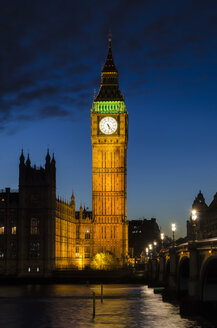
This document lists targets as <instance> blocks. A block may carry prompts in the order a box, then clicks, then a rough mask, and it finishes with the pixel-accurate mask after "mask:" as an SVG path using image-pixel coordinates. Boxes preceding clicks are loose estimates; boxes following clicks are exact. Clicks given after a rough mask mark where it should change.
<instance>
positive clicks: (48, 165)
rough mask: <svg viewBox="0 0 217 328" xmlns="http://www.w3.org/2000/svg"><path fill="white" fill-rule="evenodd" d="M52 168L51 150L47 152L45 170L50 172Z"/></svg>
mask: <svg viewBox="0 0 217 328" xmlns="http://www.w3.org/2000/svg"><path fill="white" fill-rule="evenodd" d="M49 168H50V154H49V149H48V150H47V155H46V158H45V169H46V170H48V169H49Z"/></svg>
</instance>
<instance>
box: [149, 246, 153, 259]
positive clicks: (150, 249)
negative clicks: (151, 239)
mask: <svg viewBox="0 0 217 328" xmlns="http://www.w3.org/2000/svg"><path fill="white" fill-rule="evenodd" d="M148 248H149V251H150V258H151V257H152V244H149V245H148Z"/></svg>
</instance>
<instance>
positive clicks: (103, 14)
mask: <svg viewBox="0 0 217 328" xmlns="http://www.w3.org/2000/svg"><path fill="white" fill-rule="evenodd" d="M216 10H217V4H216V2H215V1H211V0H208V1H206V3H205V2H204V1H202V0H201V1H196V0H195V1H191V2H190V3H189V1H187V0H186V1H182V3H181V4H177V3H174V2H171V1H165V2H162V1H155V2H153V1H135V2H132V1H130V0H127V1H126V0H119V1H110V2H109V3H107V2H103V3H102V2H101V1H99V0H96V1H81V2H74V1H69V0H68V1H61V2H60V1H58V0H53V1H46V2H45V1H42V0H39V1H37V2H33V1H27V0H23V1H22V3H20V2H17V1H15V0H14V1H8V2H5V3H4V4H3V5H2V7H1V12H0V22H1V24H0V41H1V49H0V60H1V63H2V65H1V71H0V79H1V88H0V123H1V128H2V129H3V128H4V124H5V123H10V122H11V121H14V120H16V122H17V124H19V120H21V121H22V120H23V118H24V117H28V115H29V112H31V111H32V115H35V118H36V119H45V118H46V119H47V117H55V116H56V117H60V116H61V117H62V118H63V119H64V118H65V117H66V116H68V115H72V116H73V115H74V111H77V109H78V110H83V109H82V108H83V107H84V106H86V105H87V103H88V101H89V99H90V98H89V99H88V100H87V101H84V99H81V96H80V93H84V92H86V94H89V95H91V94H92V93H93V89H94V88H97V87H99V83H98V82H97V83H96V77H98V76H99V72H100V69H101V67H100V65H102V64H103V60H104V58H105V53H106V50H105V46H106V40H105V38H106V35H107V34H108V31H109V29H110V28H111V29H112V32H113V35H114V37H113V39H114V40H113V44H114V48H115V58H118V59H120V58H121V61H119V65H118V67H119V68H120V71H121V72H123V75H124V80H126V83H127V84H128V85H129V86H130V83H131V81H132V86H133V85H135V84H136V83H137V84H138V83H139V84H140V85H142V86H143V87H146V85H147V83H149V81H151V79H152V75H151V74H153V72H154V74H155V73H156V72H158V71H159V69H164V70H170V69H173V68H177V67H184V68H187V67H188V66H189V65H192V64H194V63H195V61H198V60H199V61H200V60H201V57H203V56H204V55H207V54H210V49H211V48H212V52H213V50H214V48H215V53H216V45H217V43H216V42H215V35H216V34H217V11H216ZM102 45H103V47H102ZM210 55H211V54H210ZM144 76H145V78H144ZM127 81H128V82H127ZM129 81H130V82H129ZM142 81H145V82H144V84H143V82H142ZM95 83H96V84H95ZM127 84H126V87H127ZM90 97H91V96H90ZM63 99H65V100H66V103H65V104H64V103H63ZM35 102H37V105H38V106H37V108H38V109H35V106H34V105H35ZM70 102H71V103H73V104H74V105H75V106H70V107H68V108H66V107H67V106H69V104H70ZM76 106H77V107H76ZM45 108H47V109H49V115H42V113H45V112H46V111H45V112H43V110H44V109H45ZM52 108H53V112H52V113H51V111H52ZM57 108H58V110H57ZM75 108H76V109H75ZM47 113H48V112H47Z"/></svg>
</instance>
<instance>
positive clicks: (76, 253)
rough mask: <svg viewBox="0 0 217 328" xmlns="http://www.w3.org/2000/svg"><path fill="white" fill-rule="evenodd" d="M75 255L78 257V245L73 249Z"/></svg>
mask: <svg viewBox="0 0 217 328" xmlns="http://www.w3.org/2000/svg"><path fill="white" fill-rule="evenodd" d="M75 257H79V247H78V246H77V247H76V249H75Z"/></svg>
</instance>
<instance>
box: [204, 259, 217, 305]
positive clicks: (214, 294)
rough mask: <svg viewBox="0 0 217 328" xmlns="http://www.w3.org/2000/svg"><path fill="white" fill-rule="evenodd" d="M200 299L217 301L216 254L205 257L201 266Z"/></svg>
mask: <svg viewBox="0 0 217 328" xmlns="http://www.w3.org/2000/svg"><path fill="white" fill-rule="evenodd" d="M200 281H201V300H202V301H203V302H207V301H217V255H214V256H210V257H209V258H207V259H206V260H205V261H204V263H203V264H202V267H201V275H200Z"/></svg>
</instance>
